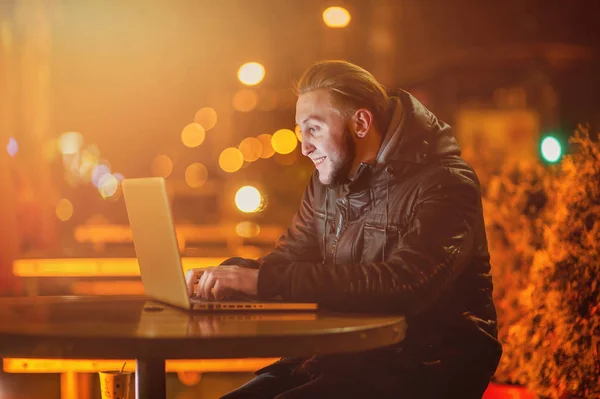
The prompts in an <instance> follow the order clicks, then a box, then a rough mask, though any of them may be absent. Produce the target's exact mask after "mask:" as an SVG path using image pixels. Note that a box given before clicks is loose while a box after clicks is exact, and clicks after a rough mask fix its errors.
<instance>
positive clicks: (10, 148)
mask: <svg viewBox="0 0 600 399" xmlns="http://www.w3.org/2000/svg"><path fill="white" fill-rule="evenodd" d="M6 151H7V152H8V155H10V156H11V157H14V156H15V155H16V154H17V151H19V144H18V143H17V140H15V139H14V138H12V137H11V138H10V139H8V145H7V146H6Z"/></svg>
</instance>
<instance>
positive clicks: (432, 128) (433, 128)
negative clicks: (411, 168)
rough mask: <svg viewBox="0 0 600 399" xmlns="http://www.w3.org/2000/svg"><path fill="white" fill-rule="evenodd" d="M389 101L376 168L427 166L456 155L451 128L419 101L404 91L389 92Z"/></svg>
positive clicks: (458, 153) (457, 153)
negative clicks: (390, 108)
mask: <svg viewBox="0 0 600 399" xmlns="http://www.w3.org/2000/svg"><path fill="white" fill-rule="evenodd" d="M392 100H393V101H394V107H393V111H392V116H391V121H390V124H389V127H388V130H387V132H386V135H385V137H384V138H383V142H382V143H381V148H380V149H379V154H378V156H377V166H380V165H382V164H388V163H390V162H394V161H403V162H411V163H429V162H433V161H434V160H436V159H439V158H445V157H448V156H459V155H460V147H459V146H458V143H457V142H456V138H455V137H454V135H453V134H452V128H451V127H450V126H449V125H448V124H446V123H445V122H442V121H440V120H438V119H437V117H436V116H435V115H433V113H431V111H429V110H428V109H427V108H425V106H424V105H423V104H421V103H420V102H419V100H417V99H416V98H414V97H413V96H412V95H410V94H409V93H408V92H406V91H404V90H399V91H397V92H395V93H393V97H392Z"/></svg>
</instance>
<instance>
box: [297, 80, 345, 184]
mask: <svg viewBox="0 0 600 399" xmlns="http://www.w3.org/2000/svg"><path fill="white" fill-rule="evenodd" d="M296 123H297V124H298V126H300V129H301V131H302V155H305V156H307V157H309V158H310V159H311V160H312V161H313V163H314V164H315V167H316V168H317V170H318V171H319V180H320V181H321V183H323V184H326V185H339V184H341V183H344V182H345V181H347V180H348V173H349V172H350V170H351V169H352V165H353V163H354V159H355V157H356V143H355V142H354V139H353V138H352V133H351V132H350V129H349V128H348V123H347V122H346V120H345V119H344V117H343V116H342V115H340V113H339V111H337V110H336V109H335V108H334V107H333V105H332V103H331V95H330V93H329V92H328V91H327V90H324V89H319V90H313V91H311V92H308V93H304V94H302V95H300V97H298V101H297V102H296Z"/></svg>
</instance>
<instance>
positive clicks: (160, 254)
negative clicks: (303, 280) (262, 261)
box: [122, 177, 317, 311]
mask: <svg viewBox="0 0 600 399" xmlns="http://www.w3.org/2000/svg"><path fill="white" fill-rule="evenodd" d="M122 187H123V196H124V198H125V207H126V209H127V216H128V218H129V224H130V225H131V232H132V235H133V245H134V247H135V253H136V256H137V259H138V264H139V267H140V274H141V276H142V284H143V285H144V291H145V292H146V295H148V296H150V297H152V298H153V299H155V300H157V301H159V302H163V303H166V304H169V305H173V306H177V307H179V308H182V309H187V310H201V311H241V310H242V311H243V310H246V311H260V310H268V311H272V310H279V311H292V310H303V311H306V310H316V309H317V304H316V303H290V302H279V301H254V300H221V301H217V300H210V301H209V300H201V299H192V298H190V297H189V296H188V293H187V288H186V284H185V276H184V273H183V267H182V264H181V256H180V254H179V247H178V246H177V236H176V235H175V227H174V225H173V218H172V214H171V207H170V205H169V199H168V196H167V189H166V184H165V180H164V179H163V178H162V177H149V178H139V179H124V180H123V182H122ZM215 266H216V265H215Z"/></svg>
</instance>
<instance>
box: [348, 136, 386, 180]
mask: <svg viewBox="0 0 600 399" xmlns="http://www.w3.org/2000/svg"><path fill="white" fill-rule="evenodd" d="M354 142H355V144H356V156H355V157H354V162H353V163H352V168H351V169H350V173H349V174H348V176H349V177H350V179H353V178H354V176H355V175H356V172H357V170H358V167H359V165H360V164H361V163H365V164H371V165H374V164H375V162H376V161H377V154H378V153H379V147H381V143H382V142H383V136H382V135H381V134H380V133H379V132H378V131H377V130H376V129H375V128H374V127H373V128H372V129H371V130H369V132H368V133H367V134H366V135H365V137H362V138H354Z"/></svg>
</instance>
